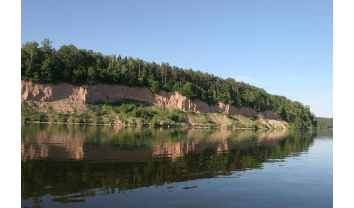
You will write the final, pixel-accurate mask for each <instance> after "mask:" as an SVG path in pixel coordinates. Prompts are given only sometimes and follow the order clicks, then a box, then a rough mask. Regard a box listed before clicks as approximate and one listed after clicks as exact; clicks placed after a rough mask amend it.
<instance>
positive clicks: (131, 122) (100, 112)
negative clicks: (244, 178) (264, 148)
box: [21, 100, 291, 129]
mask: <svg viewBox="0 0 354 208" xmlns="http://www.w3.org/2000/svg"><path fill="white" fill-rule="evenodd" d="M47 109H48V110H47V111H46V112H43V111H42V110H41V109H39V107H38V106H36V104H35V103H33V102H22V103H21V112H22V113H21V120H22V121H26V122H55V123H85V124H116V125H124V126H163V127H188V126H189V127H194V128H219V127H227V128H240V129H243V128H249V129H266V128H272V129H282V128H291V126H288V125H287V123H285V122H281V121H278V122H279V123H281V124H280V125H276V126H273V125H272V124H270V123H268V122H267V121H266V119H264V118H262V117H246V116H241V115H230V114H227V113H223V114H221V113H194V112H185V111H181V110H178V109H170V108H166V109H162V108H159V107H157V106H154V105H150V104H148V103H144V102H140V101H136V100H121V101H119V102H116V103H109V104H107V103H96V104H87V110H86V111H85V112H84V113H77V112H70V111H68V112H66V113H57V112H55V111H54V110H53V109H52V108H51V107H50V106H47ZM274 121H275V120H274Z"/></svg>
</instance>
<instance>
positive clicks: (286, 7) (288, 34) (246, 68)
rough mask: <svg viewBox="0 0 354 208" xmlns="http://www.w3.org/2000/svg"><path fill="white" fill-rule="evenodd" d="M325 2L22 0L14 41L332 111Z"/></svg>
mask: <svg viewBox="0 0 354 208" xmlns="http://www.w3.org/2000/svg"><path fill="white" fill-rule="evenodd" d="M332 5H333V2H332V0H296V1H295V0H267V1H266V0H263V1H262V0H258V1H252V0H243V1H240V0H234V1H219V2H217V1H206V0H204V1H133V0H130V1H98V0H96V1H88V0H85V1H80V0H75V1H64V0H61V1H43V0H36V1H34V0H26V1H22V12H21V13H22V16H21V20H22V23H21V44H23V43H25V42H27V41H37V42H38V43H40V42H41V41H42V40H43V39H44V38H50V40H51V41H53V46H54V47H55V48H57V49H58V48H59V47H60V46H61V45H64V44H74V45H76V46H77V47H78V48H84V49H92V50H94V51H97V52H102V53H103V54H106V55H109V54H121V55H122V56H131V57H133V58H141V59H143V60H145V61H149V62H152V61H155V62H157V63H161V62H169V63H170V65H172V66H178V67H182V68H192V69H194V70H200V71H203V72H208V73H211V74H215V75H217V76H220V77H223V78H227V77H231V78H235V79H236V80H237V81H244V82H247V83H250V84H253V85H255V86H258V87H261V88H264V89H265V90H266V91H268V92H269V93H272V94H278V95H284V96H286V97H288V98H290V99H292V100H297V101H300V102H302V103H304V104H306V105H309V106H310V107H311V110H312V111H313V112H314V113H315V114H316V116H321V117H333V6H332Z"/></svg>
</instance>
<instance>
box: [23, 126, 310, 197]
mask: <svg viewBox="0 0 354 208" xmlns="http://www.w3.org/2000/svg"><path fill="white" fill-rule="evenodd" d="M314 134H315V132H311V131H308V132H301V131H254V130H226V129H220V130H213V129H190V130H178V129H153V128H118V127H113V128H110V127H107V126H78V125H35V124H30V125H25V124H23V126H22V134H21V135H22V139H21V160H22V164H21V165H22V169H21V171H22V178H21V183H22V191H21V194H22V196H21V198H22V199H28V198H31V197H32V199H33V201H34V203H36V202H35V201H36V200H38V198H39V197H41V196H44V195H47V194H50V195H52V196H65V195H68V194H74V193H80V194H79V195H78V197H87V196H94V195H95V194H96V193H95V191H93V189H97V188H98V189H100V190H101V191H102V193H101V194H113V193H115V192H116V191H118V192H121V191H124V190H129V189H135V188H139V187H147V186H152V185H163V184H165V183H166V182H180V181H189V180H195V179H203V178H213V177H218V176H220V175H222V176H223V177H225V175H232V171H245V170H247V169H255V168H257V169H261V168H262V164H263V163H265V162H274V161H279V160H282V159H284V158H285V157H287V156H296V155H297V154H298V153H299V152H303V151H307V150H308V148H309V146H310V145H311V144H312V143H313V138H314V136H315V135H314ZM53 200H54V201H58V202H71V201H75V197H74V198H72V197H71V198H68V197H60V198H56V199H53ZM53 200H52V201H53ZM80 200H84V199H80ZM54 201H53V202H54Z"/></svg>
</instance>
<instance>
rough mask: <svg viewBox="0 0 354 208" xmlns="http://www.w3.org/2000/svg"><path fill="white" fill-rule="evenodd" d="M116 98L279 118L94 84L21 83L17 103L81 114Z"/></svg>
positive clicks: (141, 89) (145, 90)
mask: <svg viewBox="0 0 354 208" xmlns="http://www.w3.org/2000/svg"><path fill="white" fill-rule="evenodd" d="M119 99H132V100H138V101H143V102H148V103H151V104H154V105H157V106H160V107H165V108H178V109H180V110H183V111H190V112H197V113H207V112H220V113H224V112H225V113H230V114H231V115H244V116H257V115H258V116H260V115H263V116H264V117H265V118H266V119H277V118H279V116H278V115H277V114H275V113H274V112H272V111H265V112H260V113H257V112H256V111H255V110H253V109H252V108H248V107H242V108H239V109H238V108H236V107H234V106H231V105H229V104H224V103H222V102H219V103H218V104H217V105H211V106H210V105H208V104H207V103H206V102H203V101H201V100H198V99H196V100H195V101H193V100H190V99H188V98H187V97H185V96H183V95H181V94H179V93H178V92H176V91H171V92H166V91H160V92H159V93H158V94H154V93H152V92H151V91H150V89H149V88H147V87H129V86H124V85H109V84H96V85H90V86H89V87H88V88H87V89H84V88H82V87H78V86H74V85H71V84H66V83H62V84H57V85H52V84H38V83H32V82H29V81H24V80H22V81H21V100H22V101H31V102H34V103H35V104H36V105H37V106H38V107H39V108H40V109H42V110H43V111H47V110H48V109H47V104H48V103H50V106H51V108H53V109H54V110H55V111H58V112H67V111H70V112H73V111H77V112H82V111H85V109H86V106H85V104H86V103H94V102H107V103H109V102H115V101H117V100H119Z"/></svg>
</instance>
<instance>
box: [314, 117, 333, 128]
mask: <svg viewBox="0 0 354 208" xmlns="http://www.w3.org/2000/svg"><path fill="white" fill-rule="evenodd" d="M315 124H316V126H317V128H319V129H330V128H333V118H322V117H316V118H315Z"/></svg>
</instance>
